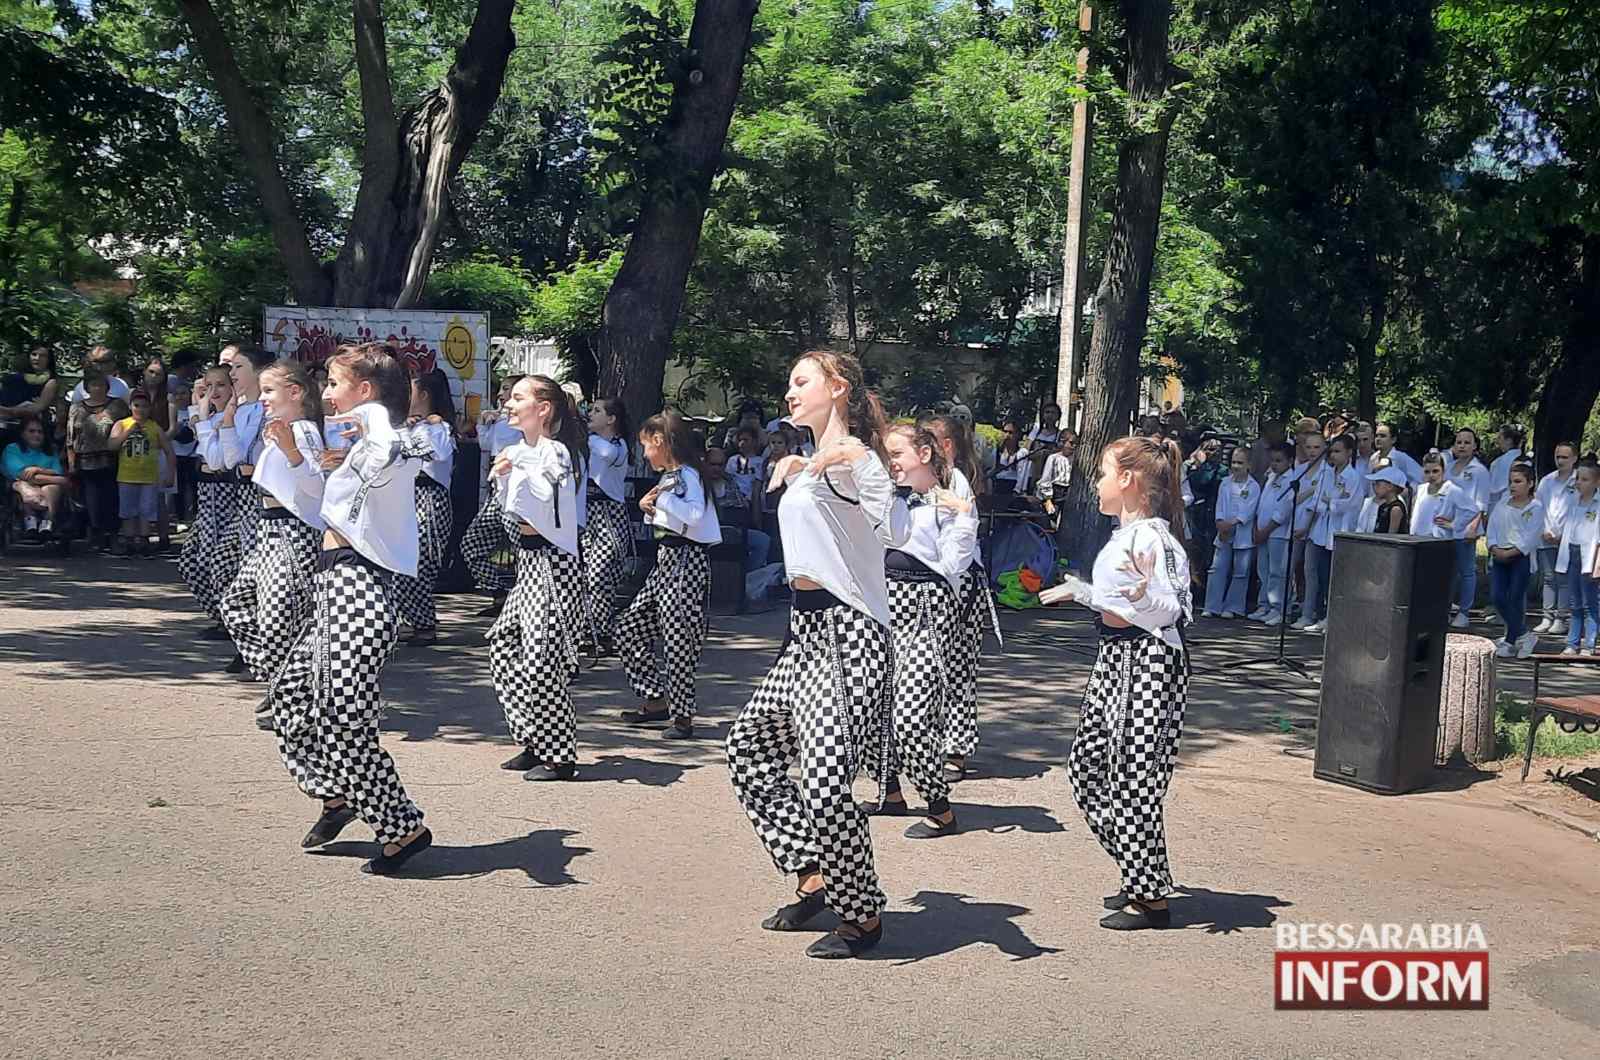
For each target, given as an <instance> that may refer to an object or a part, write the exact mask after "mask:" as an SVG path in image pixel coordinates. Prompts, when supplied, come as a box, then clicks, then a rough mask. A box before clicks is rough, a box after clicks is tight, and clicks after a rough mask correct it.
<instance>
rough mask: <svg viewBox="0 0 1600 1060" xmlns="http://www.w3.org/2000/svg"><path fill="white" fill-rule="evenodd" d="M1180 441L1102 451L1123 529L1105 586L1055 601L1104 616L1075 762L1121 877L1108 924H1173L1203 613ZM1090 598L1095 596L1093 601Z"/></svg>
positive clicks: (1077, 780) (1105, 552) (1069, 590)
mask: <svg viewBox="0 0 1600 1060" xmlns="http://www.w3.org/2000/svg"><path fill="white" fill-rule="evenodd" d="M1182 465H1183V456H1182V454H1181V453H1180V452H1179V450H1178V446H1177V443H1176V442H1172V441H1164V442H1163V441H1157V440H1155V439H1153V438H1139V437H1135V438H1123V439H1121V440H1119V441H1116V442H1112V443H1111V444H1110V445H1109V446H1107V447H1106V450H1105V453H1104V454H1103V455H1102V456H1101V458H1100V481H1099V484H1098V486H1097V487H1096V488H1097V489H1098V490H1099V493H1100V510H1101V511H1102V512H1104V513H1105V514H1106V515H1114V516H1116V517H1117V519H1118V527H1117V529H1116V531H1115V532H1114V533H1113V534H1112V535H1111V540H1110V541H1108V542H1106V545H1105V547H1104V548H1102V549H1101V550H1100V554H1099V555H1098V556H1096V557H1095V561H1094V584H1093V586H1092V587H1085V586H1084V585H1083V583H1081V582H1079V583H1077V584H1076V585H1073V584H1070V583H1069V584H1064V585H1060V586H1056V587H1054V588H1051V589H1048V590H1046V591H1045V592H1044V593H1041V594H1040V599H1041V601H1042V602H1044V603H1055V602H1057V601H1061V600H1070V599H1078V600H1079V602H1080V603H1084V604H1087V605H1088V606H1090V607H1092V608H1094V609H1095V610H1096V611H1098V612H1100V614H1099V617H1098V619H1097V620H1096V624H1097V625H1098V626H1099V627H1100V650H1099V654H1098V655H1097V656H1096V657H1095V663H1094V670H1093V671H1092V672H1091V673H1090V675H1089V684H1088V687H1087V689H1086V690H1085V691H1084V695H1083V710H1082V714H1081V717H1080V718H1079V721H1078V732H1077V735H1076V736H1075V737H1074V739H1073V741H1072V752H1071V754H1070V756H1069V757H1068V760H1067V770H1068V775H1069V776H1070V778H1071V781H1072V795H1073V798H1074V799H1075V800H1076V801H1077V804H1078V808H1079V809H1080V810H1082V811H1083V815H1084V817H1085V818H1087V820H1088V822H1089V829H1090V831H1092V832H1094V835H1095V838H1096V839H1098V840H1099V841H1100V845H1101V846H1103V847H1105V849H1106V853H1108V854H1110V855H1111V858H1112V860H1113V861H1115V862H1116V863H1117V868H1118V869H1119V870H1120V871H1121V873H1122V889H1121V890H1120V891H1118V892H1117V893H1116V894H1114V895H1112V896H1110V897H1109V898H1107V899H1106V900H1105V905H1106V908H1108V909H1113V910H1115V912H1113V913H1111V914H1109V915H1108V916H1106V917H1105V918H1104V919H1102V920H1101V921H1100V926H1101V927H1105V928H1110V929H1112V930H1114V931H1133V930H1137V929H1140V928H1164V927H1167V926H1169V925H1170V923H1171V914H1170V913H1169V912H1168V910H1167V893H1168V892H1169V891H1171V890H1172V871H1171V869H1170V868H1169V867H1168V864H1167V839H1166V831H1165V826H1164V823H1163V820H1162V809H1161V804H1162V800H1163V799H1165V798H1166V794H1167V786H1168V784H1169V783H1170V782H1171V780H1172V768H1173V766H1174V764H1176V762H1177V758H1178V738H1179V737H1180V736H1181V735H1182V733H1183V710H1184V704H1185V701H1186V697H1187V692H1188V685H1189V655H1188V651H1187V650H1186V649H1185V647H1184V642H1183V629H1184V627H1185V626H1186V625H1187V624H1188V623H1189V622H1190V621H1191V620H1192V619H1193V611H1192V605H1191V602H1190V599H1189V562H1188V556H1187V554H1186V553H1185V552H1184V548H1183V500H1182V488H1183V487H1182V483H1181V481H1180V479H1179V474H1180V472H1179V469H1180V468H1181V467H1182ZM1085 596H1087V597H1088V598H1087V599H1085V598H1084V597H1085Z"/></svg>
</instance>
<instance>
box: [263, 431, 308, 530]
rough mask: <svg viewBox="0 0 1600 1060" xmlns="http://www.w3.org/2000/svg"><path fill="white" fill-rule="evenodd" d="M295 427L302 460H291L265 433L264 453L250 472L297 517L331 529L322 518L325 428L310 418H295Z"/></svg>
mask: <svg viewBox="0 0 1600 1060" xmlns="http://www.w3.org/2000/svg"><path fill="white" fill-rule="evenodd" d="M289 427H290V429H291V430H292V431H294V447H295V448H296V449H298V450H299V451H300V463H299V464H298V465H293V464H290V463H289V459H288V457H286V456H284V453H283V450H282V449H279V448H278V447H277V446H276V445H275V444H273V442H272V441H271V440H270V439H268V438H267V436H266V434H265V433H263V434H262V435H261V437H262V439H263V443H262V446H261V456H260V458H258V459H257V460H256V470H255V473H254V474H253V475H251V476H250V481H252V482H254V483H255V484H256V485H257V486H258V487H260V488H261V489H262V490H263V491H264V492H266V493H268V494H270V495H271V496H272V499H273V500H275V501H277V502H278V503H279V504H281V505H283V506H284V507H285V508H287V509H289V511H291V512H293V513H294V516H295V518H297V519H299V520H300V521H301V522H303V523H305V524H307V525H308V526H312V527H315V528H316V529H318V530H325V529H327V524H326V523H324V522H323V520H322V489H323V480H322V430H321V429H320V428H319V427H318V426H317V424H315V423H313V422H312V421H310V420H295V421H294V422H293V423H291V424H290V425H289Z"/></svg>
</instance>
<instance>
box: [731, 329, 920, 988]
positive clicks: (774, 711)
mask: <svg viewBox="0 0 1600 1060" xmlns="http://www.w3.org/2000/svg"><path fill="white" fill-rule="evenodd" d="M787 400H788V406H789V414H790V418H791V420H792V421H793V422H794V423H795V424H796V425H797V426H799V427H801V428H805V429H809V430H810V431H811V432H812V435H813V436H814V437H815V438H816V439H817V453H816V455H815V456H813V457H810V458H807V457H801V456H786V457H784V458H783V459H781V460H779V461H777V462H776V463H775V464H774V465H773V467H772V471H771V474H770V476H769V480H768V486H767V488H768V490H769V491H771V490H776V489H778V488H780V487H785V486H786V487H787V488H786V489H785V490H784V495H783V500H782V501H781V502H780V503H779V506H778V526H779V531H780V532H781V533H782V535H783V556H784V564H785V567H786V569H787V573H788V576H789V584H790V587H791V588H792V589H793V591H794V609H793V612H792V614H791V615H790V616H789V637H788V639H787V640H786V641H785V643H784V647H783V651H782V652H781V653H780V654H779V656H778V661H777V662H776V663H775V664H774V665H773V667H772V669H771V670H770V671H768V673H767V676H766V677H765V678H764V679H762V681H761V684H760V685H759V686H758V687H757V688H756V691H755V695H754V696H753V697H752V698H751V700H750V702H749V703H748V704H746V706H745V708H744V710H743V711H742V712H741V713H740V715H739V717H738V719H737V720H735V721H734V723H733V726H732V728H731V729H730V730H729V732H728V765H729V768H730V770H731V772H732V774H733V788H734V792H735V793H736V794H737V795H738V797H739V802H740V804H741V805H742V806H743V807H744V811H745V813H746V814H747V815H748V816H749V818H750V820H751V822H752V823H753V824H754V825H755V829H756V835H757V837H758V838H759V839H760V840H761V842H762V844H763V845H764V846H765V847H766V848H767V854H768V855H769V856H770V857H771V858H772V862H773V864H774V865H776V866H777V868H778V871H779V872H782V873H784V874H786V875H787V874H789V873H793V874H794V875H795V877H796V878H797V879H798V881H799V886H798V887H797V889H796V896H797V899H798V900H797V901H795V902H792V903H790V904H788V905H785V906H783V907H782V908H780V909H779V910H778V911H777V912H776V913H774V914H773V915H772V916H770V917H768V918H767V919H766V920H764V921H763V922H762V925H761V926H762V927H764V928H766V929H767V930H769V931H804V930H807V929H808V925H809V924H810V923H811V921H812V920H813V919H814V918H815V917H816V916H817V915H818V914H820V913H821V912H822V911H823V910H824V909H825V908H826V909H832V910H833V911H834V912H835V913H836V914H838V917H839V921H840V923H839V926H838V927H836V928H834V929H833V930H832V931H831V932H829V933H828V934H827V935H826V936H824V937H823V938H821V939H818V940H817V941H816V942H814V943H812V945H811V946H810V948H808V949H807V950H806V953H807V954H808V955H809V956H812V957H823V958H840V957H855V956H858V955H859V954H861V953H864V952H865V951H867V950H869V949H871V948H872V947H873V946H875V945H877V943H878V942H879V940H880V939H882V937H883V924H882V922H881V921H880V920H879V914H880V913H882V911H883V907H884V905H885V904H886V899H885V898H884V894H883V890H882V889H881V888H880V887H879V886H878V873H877V869H876V867H875V866H874V865H873V859H872V836H871V833H870V832H869V831H868V828H867V818H866V814H864V813H863V812H862V810H861V808H860V807H858V806H857V805H856V802H855V799H854V798H853V797H852V795H851V783H852V781H853V780H854V779H855V776H856V773H857V771H858V770H859V769H860V768H861V767H862V765H863V764H864V763H865V762H867V761H874V762H878V763H886V762H887V761H888V756H887V754H886V753H885V749H884V747H883V746H882V744H883V741H884V740H885V739H886V737H887V735H888V733H887V729H888V718H887V717H886V714H887V706H888V696H889V682H890V677H891V673H890V657H891V652H892V647H891V644H890V634H889V590H888V587H887V585H886V583H885V579H884V573H883V571H884V566H883V563H884V549H885V546H890V547H899V546H901V545H903V544H905V542H906V539H907V537H908V535H909V533H910V520H909V517H908V516H907V513H906V506H905V502H904V501H902V500H900V499H899V498H898V497H897V496H895V490H894V482H893V481H892V480H891V479H890V478H889V473H888V471H887V469H886V468H885V467H884V465H883V460H882V459H881V456H880V454H879V452H878V451H877V449H876V447H877V446H878V445H880V444H881V439H882V438H883V435H884V432H885V430H886V428H887V424H886V423H885V422H884V418H883V409H882V407H881V406H880V405H879V404H878V401H877V398H876V397H875V396H874V395H873V394H872V393H871V392H870V391H868V390H867V389H866V387H865V385H864V384H863V382H862V378H861V364H860V362H859V361H857V360H856V359H855V358H854V357H851V356H849V355H847V354H840V353H832V352H827V351H816V352H812V353H808V354H806V355H804V356H802V357H801V358H800V359H799V360H798V361H796V362H795V365H794V367H793V368H792V369H791V370H790V373H789V392H788V397H787ZM862 439H865V441H863V440H862ZM796 764H798V765H799V782H798V783H796V782H795V780H793V779H791V777H790V775H789V771H790V769H791V768H792V767H794V766H795V765H796Z"/></svg>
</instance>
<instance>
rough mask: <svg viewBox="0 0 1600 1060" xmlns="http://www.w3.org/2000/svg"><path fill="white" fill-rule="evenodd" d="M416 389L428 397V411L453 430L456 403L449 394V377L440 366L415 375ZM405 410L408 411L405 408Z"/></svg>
mask: <svg viewBox="0 0 1600 1060" xmlns="http://www.w3.org/2000/svg"><path fill="white" fill-rule="evenodd" d="M416 383H417V389H418V390H420V391H422V392H423V393H424V394H425V395H427V398H428V411H429V412H430V413H432V414H433V415H435V416H438V417H439V418H440V419H442V420H444V421H445V422H446V423H448V424H449V425H450V429H451V430H452V431H453V430H455V424H456V403H455V399H454V398H452V397H451V396H450V377H449V376H447V375H445V374H444V370H443V369H441V368H434V369H431V370H429V371H426V372H423V373H422V374H421V375H419V376H417V379H416ZM407 411H410V410H409V409H407Z"/></svg>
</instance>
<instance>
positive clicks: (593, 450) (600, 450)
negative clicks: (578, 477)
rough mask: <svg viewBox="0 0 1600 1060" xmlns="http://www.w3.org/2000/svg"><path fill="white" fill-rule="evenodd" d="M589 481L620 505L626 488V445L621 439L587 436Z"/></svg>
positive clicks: (595, 435)
mask: <svg viewBox="0 0 1600 1060" xmlns="http://www.w3.org/2000/svg"><path fill="white" fill-rule="evenodd" d="M589 481H590V482H592V483H594V484H595V485H596V486H598V487H600V492H601V493H604V494H605V495H606V496H607V497H610V498H611V499H612V500H614V501H616V502H617V503H618V504H620V503H622V500H623V498H624V497H626V496H627V488H628V443H626V442H624V441H623V440H622V439H621V438H611V439H606V438H602V437H600V436H599V435H598V434H591V435H589ZM585 492H587V489H586V490H585Z"/></svg>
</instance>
